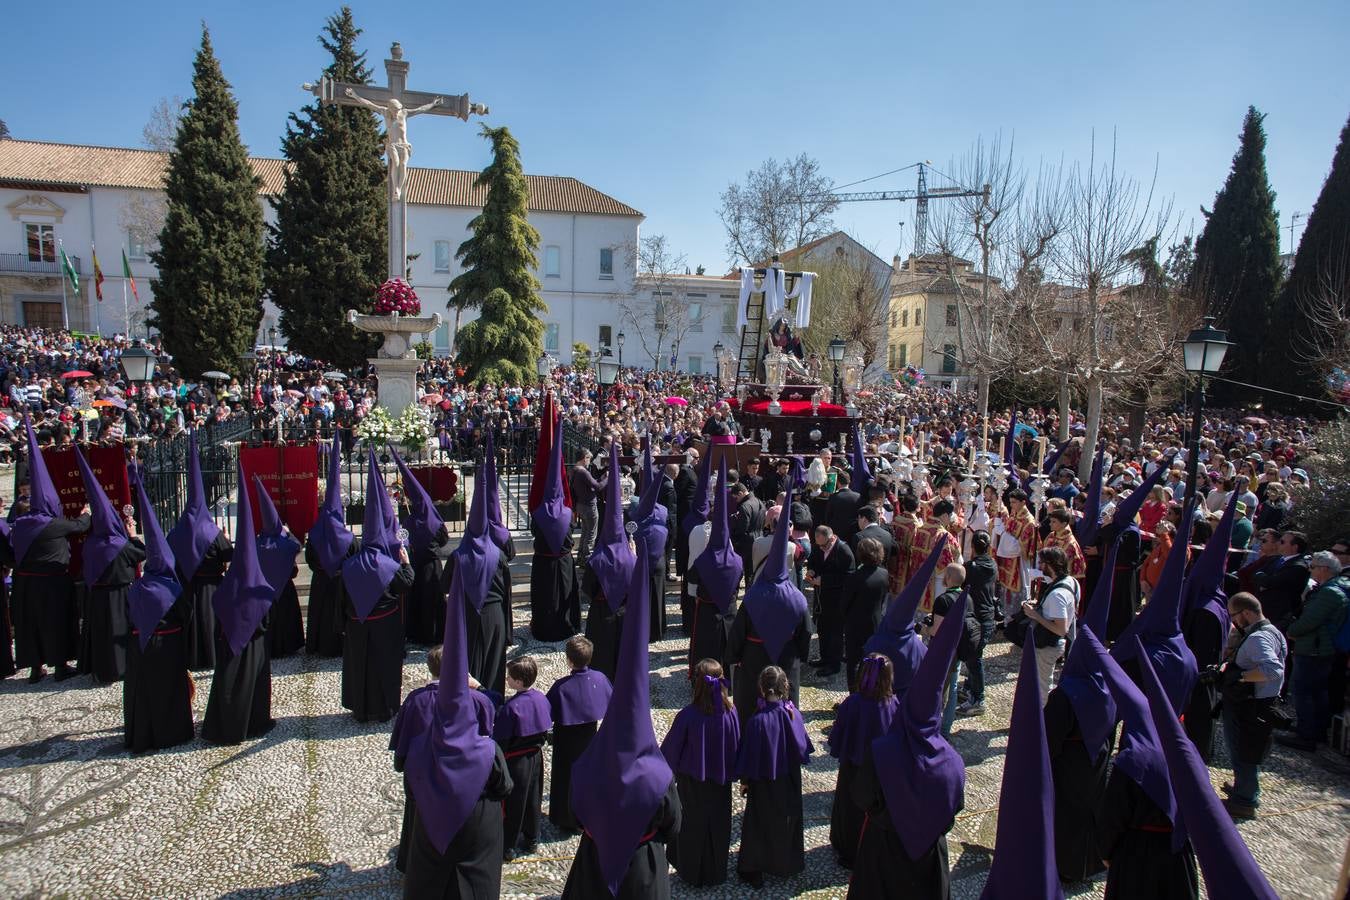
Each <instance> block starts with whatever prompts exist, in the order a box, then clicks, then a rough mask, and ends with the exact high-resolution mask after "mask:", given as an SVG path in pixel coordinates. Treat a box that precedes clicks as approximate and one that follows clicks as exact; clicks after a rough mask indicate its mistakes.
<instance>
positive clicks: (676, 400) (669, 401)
mask: <svg viewBox="0 0 1350 900" xmlns="http://www.w3.org/2000/svg"><path fill="white" fill-rule="evenodd" d="M688 405H689V401H688V400H686V399H684V398H683V397H667V398H666V406H688Z"/></svg>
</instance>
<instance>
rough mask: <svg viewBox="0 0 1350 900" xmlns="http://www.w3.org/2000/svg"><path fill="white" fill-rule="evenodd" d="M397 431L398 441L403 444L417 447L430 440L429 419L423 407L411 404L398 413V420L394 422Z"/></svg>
mask: <svg viewBox="0 0 1350 900" xmlns="http://www.w3.org/2000/svg"><path fill="white" fill-rule="evenodd" d="M394 428H395V430H396V432H397V436H398V441H399V443H401V444H402V445H403V446H405V447H408V448H410V449H412V448H418V449H420V448H421V447H423V446H425V445H426V442H427V441H429V440H431V435H432V430H431V419H430V417H429V416H428V415H427V411H426V409H425V408H423V407H421V406H417V405H416V404H413V405H411V406H409V407H407V408H406V409H404V410H403V412H401V413H399V417H398V421H396V422H395V423H394Z"/></svg>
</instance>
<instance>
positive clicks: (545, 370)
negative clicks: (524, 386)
mask: <svg viewBox="0 0 1350 900" xmlns="http://www.w3.org/2000/svg"><path fill="white" fill-rule="evenodd" d="M534 366H535V370H536V371H537V372H538V373H539V393H540V394H542V393H543V392H544V382H545V381H546V380H548V376H549V373H550V372H552V371H553V360H552V359H551V358H550V357H549V355H548V351H547V350H545V351H544V352H543V353H540V354H539V359H538V360H536V361H535V364H534Z"/></svg>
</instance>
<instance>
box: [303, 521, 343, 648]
mask: <svg viewBox="0 0 1350 900" xmlns="http://www.w3.org/2000/svg"><path fill="white" fill-rule="evenodd" d="M305 563H306V564H308V566H309V571H310V576H309V607H308V609H307V610H306V614H307V621H306V622H305V652H306V653H310V654H314V655H316V656H330V657H331V656H341V655H342V632H343V630H344V628H345V626H346V624H347V611H346V610H345V609H344V607H343V604H344V600H345V598H344V596H343V594H342V590H341V581H342V573H341V572H339V573H338V574H337V575H336V576H332V575H329V574H328V573H327V572H325V571H324V569H323V566H321V565H319V557H318V554H316V553H315V552H314V546H313V545H312V544H310V543H308V542H306V544H305Z"/></svg>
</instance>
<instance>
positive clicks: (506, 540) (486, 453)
mask: <svg viewBox="0 0 1350 900" xmlns="http://www.w3.org/2000/svg"><path fill="white" fill-rule="evenodd" d="M483 480H484V481H486V482H487V520H488V530H489V531H491V532H492V539H493V540H494V541H496V542H497V546H498V547H501V548H502V549H503V550H505V549H506V546H507V544H510V543H511V530H510V529H509V528H507V527H506V523H505V522H503V521H502V498H501V489H500V486H499V485H498V484H497V453H496V451H495V450H494V449H493V447H492V432H491V431H488V433H487V438H486V443H485V444H484V447H483Z"/></svg>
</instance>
